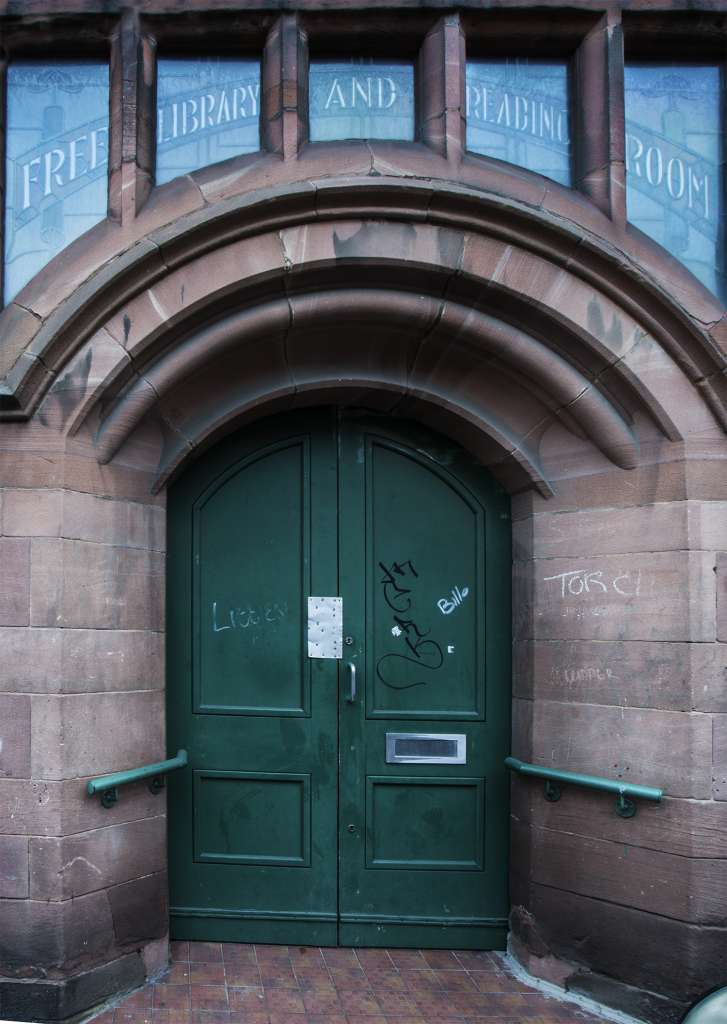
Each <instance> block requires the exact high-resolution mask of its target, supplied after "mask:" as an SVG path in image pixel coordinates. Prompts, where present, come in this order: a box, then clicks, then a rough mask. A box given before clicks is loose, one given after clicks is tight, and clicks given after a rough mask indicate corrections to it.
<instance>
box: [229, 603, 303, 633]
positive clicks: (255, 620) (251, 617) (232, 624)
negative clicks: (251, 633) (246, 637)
mask: <svg viewBox="0 0 727 1024" xmlns="http://www.w3.org/2000/svg"><path fill="white" fill-rule="evenodd" d="M287 614H288V603H287V601H284V602H283V603H282V604H278V603H277V601H276V602H275V603H273V604H265V605H261V606H260V607H257V608H254V607H253V606H252V605H246V606H245V607H241V608H230V609H229V610H228V612H227V615H222V614H220V613H218V611H217V602H216V601H213V602H212V632H213V633H222V632H223V630H225V629H249V628H250V626H260V625H261V624H262V623H265V622H267V623H270V624H271V625H277V624H278V623H279V622H281V621H282V620H283V619H284V618H285V617H286V615H287Z"/></svg>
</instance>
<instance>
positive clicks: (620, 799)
mask: <svg viewBox="0 0 727 1024" xmlns="http://www.w3.org/2000/svg"><path fill="white" fill-rule="evenodd" d="M505 764H506V765H507V767H508V768H510V769H511V770H512V771H514V772H518V773H519V774H520V775H532V776H535V778H538V779H545V799H546V800H551V801H556V800H560V796H561V791H560V785H558V783H560V784H562V785H564V786H565V785H567V786H586V787H587V788H588V789H600V790H603V791H605V792H606V793H616V794H617V798H616V813H617V814H619V815H620V816H621V817H622V818H633V816H634V815H635V814H636V804H635V803H634V799H635V798H638V799H640V800H656V801H659V800H661V798H662V796H663V791H662V790H661V789H655V788H654V787H653V786H635V785H633V784H632V783H631V782H621V781H619V780H618V779H604V778H603V777H602V776H601V775H581V774H580V772H563V771H559V770H558V769H557V768H543V767H541V766H540V765H539V764H528V763H527V762H526V761H521V760H519V758H517V757H506V758H505Z"/></svg>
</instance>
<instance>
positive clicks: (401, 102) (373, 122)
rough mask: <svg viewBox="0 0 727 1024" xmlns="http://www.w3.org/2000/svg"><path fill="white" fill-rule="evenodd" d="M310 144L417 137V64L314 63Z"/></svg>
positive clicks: (311, 72)
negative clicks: (415, 96)
mask: <svg viewBox="0 0 727 1024" xmlns="http://www.w3.org/2000/svg"><path fill="white" fill-rule="evenodd" d="M310 138H311V142H325V141H327V140H330V139H403V140H404V141H405V142H411V141H412V139H413V138H414V65H413V64H411V63H407V62H406V61H395V62H391V61H381V60H347V61H339V62H336V63H331V62H330V61H319V60H314V61H311V64H310Z"/></svg>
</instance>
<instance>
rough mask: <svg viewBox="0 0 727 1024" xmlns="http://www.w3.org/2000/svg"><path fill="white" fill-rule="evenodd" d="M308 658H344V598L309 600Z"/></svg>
mask: <svg viewBox="0 0 727 1024" xmlns="http://www.w3.org/2000/svg"><path fill="white" fill-rule="evenodd" d="M308 657H309V658H342V657H343V598H341V597H309V598H308Z"/></svg>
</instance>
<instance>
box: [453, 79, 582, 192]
mask: <svg viewBox="0 0 727 1024" xmlns="http://www.w3.org/2000/svg"><path fill="white" fill-rule="evenodd" d="M568 106H569V104H568V67H567V65H566V64H565V63H564V62H557V61H546V60H524V59H523V60H486V61H483V60H476V61H468V62H467V86H466V116H467V149H469V150H470V151H471V152H473V153H482V154H483V155H484V156H492V157H496V158H497V159H498V160H507V162H508V163H511V164H518V165H519V166H520V167H527V168H528V169H529V170H531V171H537V172H538V173H539V174H544V175H545V176H546V177H548V178H553V179H554V180H555V181H559V182H560V183H561V184H562V185H570V183H571V150H570V132H569V121H570V118H569V113H568Z"/></svg>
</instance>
